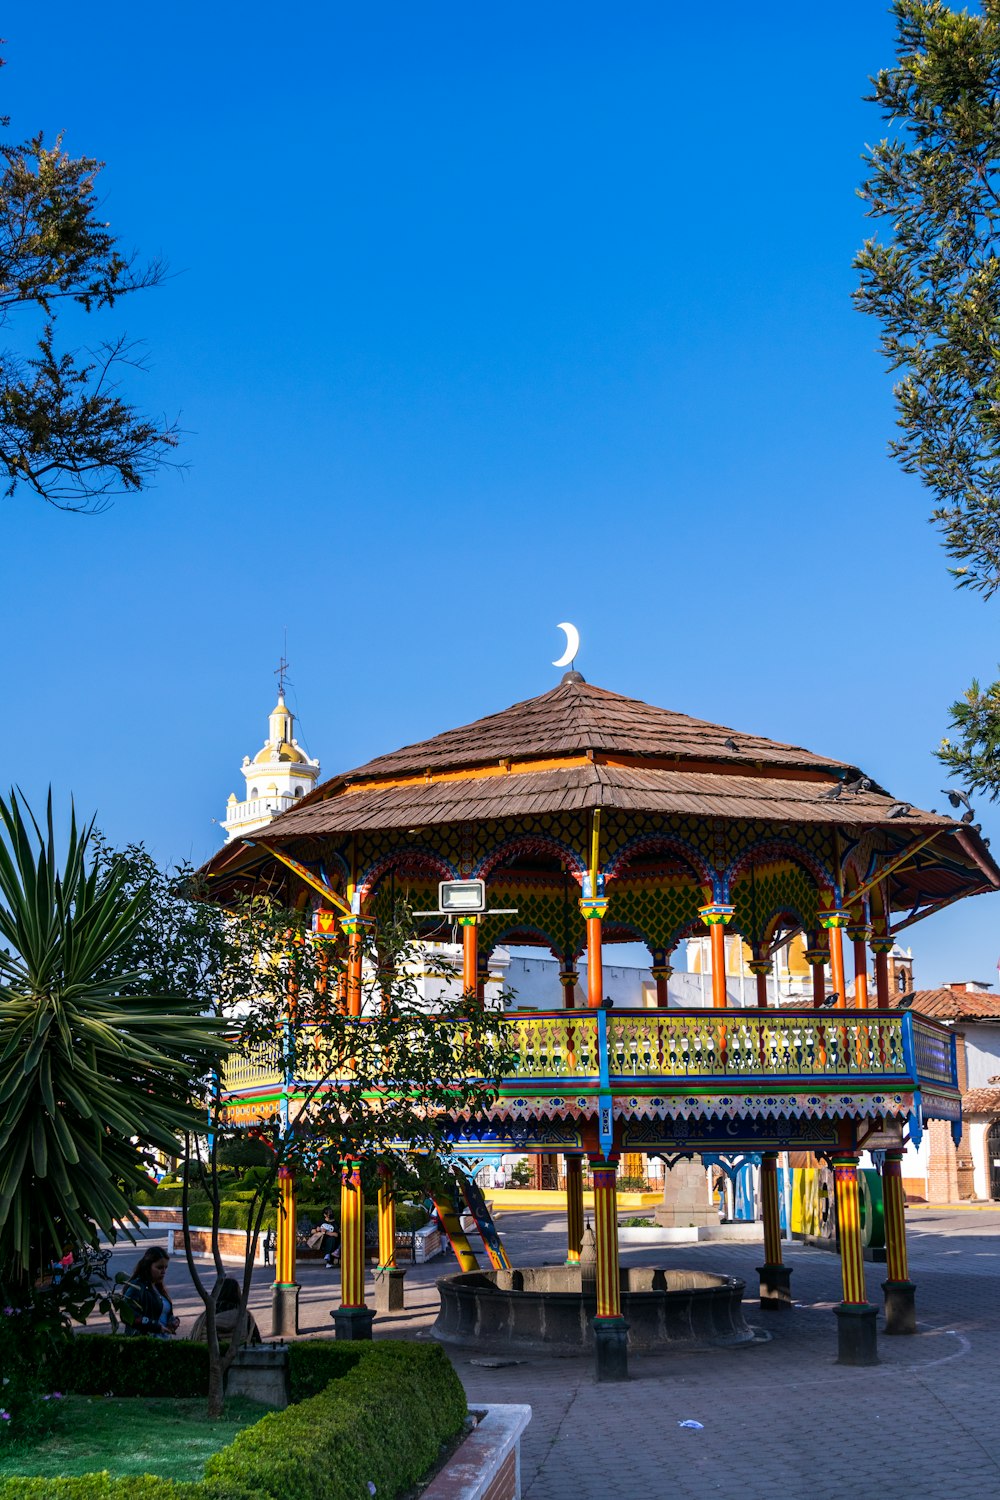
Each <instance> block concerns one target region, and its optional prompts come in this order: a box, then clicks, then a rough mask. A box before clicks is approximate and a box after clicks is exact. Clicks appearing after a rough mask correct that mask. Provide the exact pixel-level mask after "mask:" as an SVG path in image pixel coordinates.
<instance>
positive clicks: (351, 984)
mask: <svg viewBox="0 0 1000 1500" xmlns="http://www.w3.org/2000/svg"><path fill="white" fill-rule="evenodd" d="M340 925H341V927H342V928H343V929H344V932H345V933H346V934H347V972H346V978H347V986H346V993H345V1001H346V1007H347V1014H348V1015H349V1016H360V1014H361V965H362V960H363V958H364V934H365V928H366V927H368V926H369V925H370V924H369V922H368V920H367V918H365V917H362V916H360V915H355V916H351V917H341V919H340Z"/></svg>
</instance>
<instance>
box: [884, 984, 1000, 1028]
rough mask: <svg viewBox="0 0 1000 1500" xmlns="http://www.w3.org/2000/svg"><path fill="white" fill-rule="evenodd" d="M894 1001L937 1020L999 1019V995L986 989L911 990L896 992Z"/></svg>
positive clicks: (895, 1004)
mask: <svg viewBox="0 0 1000 1500" xmlns="http://www.w3.org/2000/svg"><path fill="white" fill-rule="evenodd" d="M892 1004H893V1006H894V1007H895V1008H897V1009H899V1008H904V1007H905V1008H907V1009H909V1010H915V1011H918V1012H919V1013H920V1015H922V1016H930V1017H933V1018H934V1019H935V1020H938V1021H982V1020H989V1021H1000V995H992V994H989V993H988V992H987V991H986V990H966V991H965V992H964V993H956V991H955V990H949V989H940V990H911V991H910V992H909V994H907V995H897V996H896V997H895V998H894V999H893V1002H892Z"/></svg>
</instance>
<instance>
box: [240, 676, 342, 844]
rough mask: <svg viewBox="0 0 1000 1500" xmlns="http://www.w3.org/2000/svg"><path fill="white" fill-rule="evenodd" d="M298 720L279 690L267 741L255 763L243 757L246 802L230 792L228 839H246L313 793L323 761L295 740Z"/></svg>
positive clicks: (282, 691) (271, 716) (246, 756)
mask: <svg viewBox="0 0 1000 1500" xmlns="http://www.w3.org/2000/svg"><path fill="white" fill-rule="evenodd" d="M294 730H295V719H294V716H293V714H292V712H291V710H290V709H289V708H288V707H286V704H285V693H284V688H283V687H280V688H279V690H278V701H277V703H276V704H275V706H274V708H272V710H271V713H270V716H269V718H268V734H267V740H266V741H265V743H264V746H263V748H262V749H260V750H258V751H257V754H256V755H255V756H254V758H253V760H251V759H250V757H249V755H245V756H244V757H243V767H242V770H243V776H244V778H245V780H246V791H245V795H244V800H243V801H242V802H240V801H238V800H237V797H236V793H235V792H230V794H229V802H228V804H227V806H226V816H225V820H224V822H223V824H222V826H223V828H224V829H225V830H226V839H227V841H230V840H232V839H236V838H242V836H243V835H244V834H246V833H251V832H252V831H253V829H255V828H263V827H264V825H265V824H266V823H270V821H271V819H272V818H274V817H276V816H277V814H278V813H280V812H284V811H285V809H286V807H294V805H295V803H296V802H297V801H298V800H299V798H300V797H304V796H305V794H306V792H311V791H312V789H313V787H314V786H315V784H316V778H317V777H318V776H319V761H318V760H310V759H309V757H308V755H306V753H305V751H304V750H302V749H301V748H300V747H299V745H298V744H297V743H296V740H295V733H294Z"/></svg>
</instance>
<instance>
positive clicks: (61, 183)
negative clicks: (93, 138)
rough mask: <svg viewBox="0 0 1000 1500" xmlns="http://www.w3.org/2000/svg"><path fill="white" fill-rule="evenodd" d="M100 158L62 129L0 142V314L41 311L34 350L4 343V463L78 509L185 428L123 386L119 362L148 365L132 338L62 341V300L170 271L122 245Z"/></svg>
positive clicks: (136, 480) (153, 466)
mask: <svg viewBox="0 0 1000 1500" xmlns="http://www.w3.org/2000/svg"><path fill="white" fill-rule="evenodd" d="M8 124H9V121H8V119H7V118H3V119H2V120H0V127H4V128H5V127H7V126H8ZM102 166H103V163H102V162H99V161H95V160H93V159H92V158H90V157H85V156H81V157H72V156H70V155H69V154H68V153H67V152H65V151H64V150H63V146H62V137H61V136H58V137H57V138H56V140H55V142H54V144H53V145H51V146H47V145H46V143H45V139H44V136H43V135H41V134H38V135H35V136H33V137H31V139H29V140H26V141H23V142H19V143H15V144H10V143H6V144H3V145H0V326H2V327H9V328H10V331H11V333H13V331H14V319H15V314H17V313H25V312H27V313H34V314H35V315H36V320H37V322H36V328H37V332H36V334H35V345H34V350H33V352H31V353H25V352H23V348H22V349H18V348H15V347H8V348H6V349H3V350H0V473H2V474H3V475H5V477H6V481H7V486H6V493H7V494H8V495H12V494H13V493H14V492H15V490H17V489H18V488H19V487H21V486H24V487H26V488H28V489H29V490H31V491H33V492H34V493H35V494H36V495H38V496H39V497H40V498H41V499H43V500H46V501H48V502H49V503H50V504H52V505H55V506H58V507H59V508H60V509H63V510H73V511H93V510H100V509H103V508H104V506H105V505H106V504H107V503H108V501H109V499H110V497H111V496H112V495H114V494H116V493H120V492H123V491H128V490H138V489H141V488H142V487H143V485H144V484H146V483H147V481H148V480H149V479H150V478H151V477H152V475H153V474H154V473H155V472H156V470H157V469H158V468H159V467H160V466H161V465H162V464H163V463H164V462H166V460H167V455H168V454H169V452H170V450H171V449H173V448H174V447H175V446H176V444H177V439H178V435H177V429H176V427H175V425H174V424H172V423H165V422H162V421H156V420H154V419H151V418H149V417H145V416H143V415H142V414H141V413H140V412H139V411H138V410H137V409H136V408H135V407H134V406H132V405H131V404H130V403H129V402H128V401H127V400H126V399H125V398H124V397H123V396H122V395H121V394H120V391H119V385H118V376H119V374H120V372H121V371H122V370H124V369H127V368H132V369H135V368H139V367H141V360H140V359H139V357H138V351H137V348H136V346H135V345H134V344H131V343H129V341H128V339H127V338H125V337H124V336H116V337H113V338H111V339H109V340H105V341H103V342H102V343H100V344H99V345H98V347H97V348H96V349H94V350H90V351H84V352H81V351H79V350H72V349H66V348H61V347H60V345H59V343H58V341H57V337H56V329H57V318H58V315H59V313H60V311H61V310H62V309H63V308H65V307H67V306H71V305H72V306H75V307H77V308H80V309H82V310H83V311H84V312H85V313H93V312H96V311H98V310H99V309H101V308H105V307H108V308H110V307H113V306H114V305H115V303H116V302H117V301H118V300H119V298H121V297H125V296H128V295H129V294H130V293H132V292H137V291H141V290H142V289H144V288H146V287H151V286H156V285H157V284H158V283H159V282H160V281H161V280H162V279H163V276H164V266H163V264H162V262H160V261H158V260H153V261H151V262H148V263H147V264H141V263H140V262H139V261H138V259H137V258H136V256H135V255H128V254H125V253H123V251H122V249H121V248H120V242H119V240H118V239H117V237H116V236H115V235H113V234H112V233H111V232H110V230H109V228H108V225H107V223H106V222H104V220H103V219H102V218H101V205H100V203H99V201H98V197H97V188H96V182H97V176H98V173H99V172H100V170H101V168H102ZM38 322H40V325H41V326H40V328H38V326H37V324H38ZM19 338H20V340H21V342H22V345H23V342H24V335H23V333H21V334H19Z"/></svg>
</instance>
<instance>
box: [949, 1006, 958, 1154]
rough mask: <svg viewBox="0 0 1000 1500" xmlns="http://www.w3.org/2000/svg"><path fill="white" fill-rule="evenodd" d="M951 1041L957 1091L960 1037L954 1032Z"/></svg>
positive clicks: (953, 1086) (952, 1071) (952, 1066)
mask: <svg viewBox="0 0 1000 1500" xmlns="http://www.w3.org/2000/svg"><path fill="white" fill-rule="evenodd" d="M950 1040H951V1086H952V1088H955V1089H957V1088H958V1037H957V1036H956V1034H955V1032H954V1031H953V1032H951V1036H950ZM955 1145H956V1146H957V1145H958V1142H957V1141H956V1142H955Z"/></svg>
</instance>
